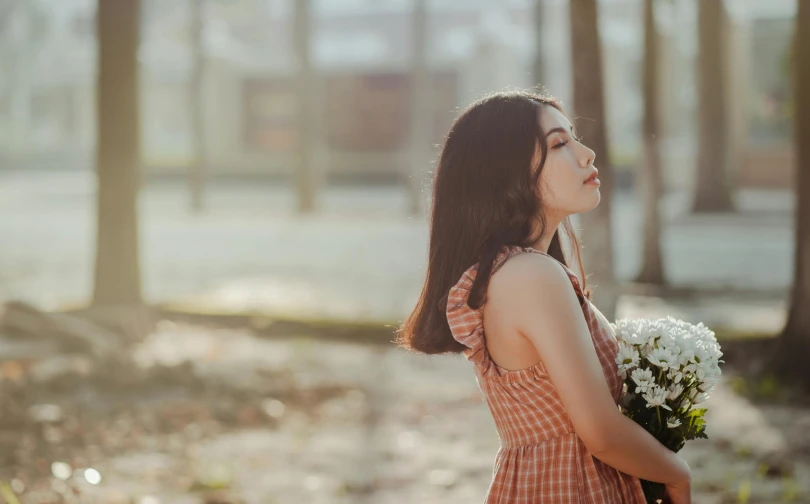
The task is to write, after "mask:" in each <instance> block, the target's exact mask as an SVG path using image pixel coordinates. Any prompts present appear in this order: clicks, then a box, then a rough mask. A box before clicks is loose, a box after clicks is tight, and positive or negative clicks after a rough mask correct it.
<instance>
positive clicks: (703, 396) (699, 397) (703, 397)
mask: <svg viewBox="0 0 810 504" xmlns="http://www.w3.org/2000/svg"><path fill="white" fill-rule="evenodd" d="M709 397H710V396H709V394H706V393H703V392H701V393H700V394H698V395H696V396H695V398H694V399H693V400H692V404H700V403H702V402H705V401H706V399H708V398H709Z"/></svg>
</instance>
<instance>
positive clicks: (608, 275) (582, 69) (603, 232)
mask: <svg viewBox="0 0 810 504" xmlns="http://www.w3.org/2000/svg"><path fill="white" fill-rule="evenodd" d="M597 15H598V13H597V3H596V0H571V3H570V25H571V53H572V55H573V73H574V115H575V116H577V117H582V118H583V119H582V120H580V121H577V129H578V130H579V133H580V135H581V136H582V137H583V138H584V142H585V143H586V144H587V145H588V146H589V147H590V148H591V149H593V150H594V152H595V153H596V161H595V164H596V166H597V167H598V168H599V179H600V180H601V181H602V188H601V195H602V199H601V202H600V204H599V205H598V206H597V207H596V208H595V209H594V210H591V211H590V212H586V213H584V214H582V217H581V218H582V232H583V244H584V245H583V261H584V263H585V267H586V269H587V270H589V271H591V272H592V274H591V275H590V279H591V282H592V284H595V288H594V291H593V296H594V304H596V305H597V306H598V307H599V309H600V310H601V311H602V313H603V314H604V315H605V316H606V317H607V318H608V319H611V320H612V319H613V318H614V316H615V312H616V294H617V293H616V285H615V281H614V276H613V245H612V233H611V219H610V212H611V200H612V194H613V185H614V177H613V171H612V168H611V166H610V161H609V160H608V149H607V133H606V131H605V103H604V97H603V90H602V46H601V42H600V39H599V26H598V23H597Z"/></svg>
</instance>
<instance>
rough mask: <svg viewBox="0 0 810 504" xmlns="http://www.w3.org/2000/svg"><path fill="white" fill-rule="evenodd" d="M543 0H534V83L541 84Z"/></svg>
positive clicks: (542, 75) (542, 73)
mask: <svg viewBox="0 0 810 504" xmlns="http://www.w3.org/2000/svg"><path fill="white" fill-rule="evenodd" d="M544 1H545V0H534V64H533V71H534V75H533V77H534V84H535V85H536V86H543V79H544V78H545V75H544V71H545V70H544V67H543V65H544V63H543V2H544Z"/></svg>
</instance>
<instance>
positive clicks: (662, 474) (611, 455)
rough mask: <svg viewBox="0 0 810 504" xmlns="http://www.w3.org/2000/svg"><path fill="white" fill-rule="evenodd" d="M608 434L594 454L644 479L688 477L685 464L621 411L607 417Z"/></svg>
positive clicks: (670, 480) (662, 480)
mask: <svg viewBox="0 0 810 504" xmlns="http://www.w3.org/2000/svg"><path fill="white" fill-rule="evenodd" d="M611 423H612V425H610V426H609V432H610V436H609V439H608V440H607V442H606V443H605V445H604V448H602V449H601V450H599V451H598V452H596V453H592V455H593V456H594V457H596V458H597V459H599V460H601V461H602V462H604V463H606V464H607V465H609V466H611V467H614V468H616V469H618V470H619V471H621V472H623V473H626V474H629V475H631V476H635V477H637V478H641V479H644V480H648V481H655V482H658V483H664V484H667V485H669V484H675V483H680V482H683V481H686V480H688V479H690V478H691V471H690V470H689V465H688V464H687V463H686V462H685V461H684V460H683V459H682V458H680V457H679V456H678V455H676V454H675V452H673V451H672V450H670V449H669V448H667V447H666V446H664V445H663V444H661V443H660V442H659V441H658V440H657V439H655V437H653V435H652V434H650V433H649V432H647V431H646V430H644V428H643V427H641V426H640V425H639V424H637V423H636V422H634V421H633V420H631V419H629V418H627V417H626V416H624V415H622V414H621V413H619V414H617V415H615V416H613V417H612V419H611Z"/></svg>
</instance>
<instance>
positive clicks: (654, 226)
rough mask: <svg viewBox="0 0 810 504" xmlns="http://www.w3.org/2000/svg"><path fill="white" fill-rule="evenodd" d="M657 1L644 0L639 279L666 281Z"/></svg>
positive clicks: (658, 282)
mask: <svg viewBox="0 0 810 504" xmlns="http://www.w3.org/2000/svg"><path fill="white" fill-rule="evenodd" d="M655 1H656V0H644V62H643V67H644V73H643V82H642V90H643V93H644V121H643V131H642V138H643V139H644V162H643V165H642V173H641V179H642V186H641V189H642V198H643V201H644V212H643V214H644V237H643V240H644V251H643V254H642V264H641V271H640V272H639V274H638V277H637V278H636V281H637V282H643V283H651V284H656V285H663V284H664V283H665V279H664V269H663V261H662V259H661V216H660V208H659V201H660V200H661V195H662V182H661V153H660V149H659V139H658V137H659V131H660V129H661V126H660V125H661V119H660V117H659V110H660V94H661V86H660V83H659V81H660V79H659V72H658V61H659V59H660V39H659V35H658V30H657V28H656V24H655Z"/></svg>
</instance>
